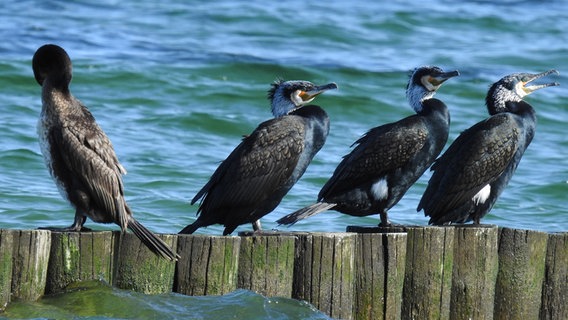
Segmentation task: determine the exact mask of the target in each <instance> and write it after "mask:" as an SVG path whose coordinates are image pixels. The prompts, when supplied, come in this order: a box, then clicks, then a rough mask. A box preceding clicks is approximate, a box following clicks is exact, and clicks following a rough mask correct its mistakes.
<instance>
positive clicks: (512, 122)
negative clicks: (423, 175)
mask: <svg viewBox="0 0 568 320" xmlns="http://www.w3.org/2000/svg"><path fill="white" fill-rule="evenodd" d="M551 73H557V71H556V70H550V71H546V72H543V73H538V74H529V73H516V74H511V75H508V76H506V77H504V78H502V79H501V80H499V81H498V82H496V83H494V84H493V85H492V86H491V88H490V89H489V91H488V92H487V97H486V104H487V109H488V111H489V114H490V117H489V118H487V119H486V120H484V121H481V122H479V123H477V124H475V125H474V126H473V127H471V128H469V129H467V130H465V131H464V132H462V133H461V134H460V135H459V136H458V138H457V139H456V140H455V141H454V142H453V143H452V144H451V146H450V147H449V148H448V150H446V152H444V154H443V155H442V156H441V157H440V158H439V159H438V160H436V162H435V163H434V165H432V169H431V170H433V171H434V173H433V174H432V177H431V178H430V181H429V182H428V187H427V188H426V191H425V192H424V195H423V196H422V199H421V200H420V204H419V205H418V211H420V210H421V209H424V214H425V215H426V216H430V221H429V223H430V224H435V225H443V224H449V223H465V222H468V221H472V220H473V222H474V223H475V224H479V221H480V219H481V218H483V216H484V215H485V214H487V212H489V210H491V208H492V207H493V205H494V204H495V201H496V200H497V198H498V197H499V195H500V194H501V192H503V189H505V187H506V186H507V183H508V182H509V180H510V179H511V177H512V176H513V173H514V172H515V169H516V168H517V165H518V164H519V161H520V160H521V157H522V156H523V153H524V152H525V150H526V148H527V147H528V145H529V144H530V143H531V140H532V138H533V136H534V132H535V125H536V115H535V111H534V109H533V108H532V107H531V105H529V104H528V103H526V102H524V101H523V98H524V97H525V96H526V95H528V94H530V93H531V92H533V91H535V90H538V89H541V88H546V87H549V86H556V85H558V83H548V84H542V85H528V84H529V83H530V82H532V81H533V80H535V79H538V78H541V77H544V76H546V75H549V74H551Z"/></svg>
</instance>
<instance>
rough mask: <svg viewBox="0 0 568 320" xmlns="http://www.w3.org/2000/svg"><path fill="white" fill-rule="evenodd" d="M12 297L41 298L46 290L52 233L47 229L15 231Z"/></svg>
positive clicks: (27, 299)
mask: <svg viewBox="0 0 568 320" xmlns="http://www.w3.org/2000/svg"><path fill="white" fill-rule="evenodd" d="M13 241H14V251H13V265H12V298H15V299H22V300H26V301H34V300H37V299H39V298H40V297H41V296H42V295H43V294H44V291H45V283H46V276H47V267H48V262H49V251H50V248H51V235H50V231H47V230H21V231H17V232H15V233H14V238H13Z"/></svg>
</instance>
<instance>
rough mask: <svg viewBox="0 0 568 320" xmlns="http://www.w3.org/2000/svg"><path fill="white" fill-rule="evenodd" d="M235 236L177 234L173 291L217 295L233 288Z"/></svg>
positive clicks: (236, 259)
mask: <svg viewBox="0 0 568 320" xmlns="http://www.w3.org/2000/svg"><path fill="white" fill-rule="evenodd" d="M240 241H241V239H240V238H239V237H220V236H207V235H179V236H178V251H177V252H178V254H179V255H180V257H181V258H180V259H179V260H178V262H177V267H176V277H175V278H176V281H175V285H174V291H175V292H178V293H182V294H187V295H192V296H201V295H221V294H226V293H229V292H231V291H233V290H235V289H237V271H238V265H239V250H240Z"/></svg>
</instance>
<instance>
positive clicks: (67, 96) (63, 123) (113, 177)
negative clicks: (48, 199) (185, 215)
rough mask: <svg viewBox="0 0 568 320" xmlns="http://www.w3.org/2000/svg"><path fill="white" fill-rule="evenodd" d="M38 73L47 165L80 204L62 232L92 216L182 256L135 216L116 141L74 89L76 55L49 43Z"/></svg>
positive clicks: (36, 62)
mask: <svg viewBox="0 0 568 320" xmlns="http://www.w3.org/2000/svg"><path fill="white" fill-rule="evenodd" d="M32 66H33V71H34V76H35V79H36V80H37V82H38V83H39V84H40V85H41V87H42V94H41V100H42V110H41V117H40V119H39V122H38V134H39V141H40V146H41V151H42V153H43V156H44V158H45V163H46V165H47V167H48V169H49V172H50V174H51V176H52V177H53V179H54V181H55V183H56V185H57V187H58V189H59V192H60V193H61V195H62V196H63V197H64V198H66V199H67V200H69V202H70V203H71V204H72V205H73V207H75V220H74V222H73V224H72V225H71V226H69V227H66V228H53V227H49V228H45V229H49V230H59V231H81V230H82V229H83V230H88V229H87V228H83V224H84V223H85V221H86V219H87V217H89V218H91V219H92V220H93V221H95V222H100V223H112V222H114V223H116V224H118V225H119V226H120V228H121V229H122V231H123V232H125V231H126V229H127V228H129V229H131V230H132V231H133V232H134V234H135V235H136V236H137V237H138V238H140V240H141V241H142V242H143V243H144V244H145V245H146V246H147V247H148V248H150V250H152V251H153V252H154V253H156V254H157V255H159V256H161V257H164V258H166V259H169V260H177V254H176V253H174V252H173V251H172V249H171V248H170V247H168V245H167V244H166V243H164V242H163V241H162V240H161V239H160V238H158V237H156V236H155V235H154V234H153V233H152V232H150V231H149V230H148V229H146V228H145V227H144V226H143V225H141V224H140V223H139V222H138V221H136V220H135V219H134V217H133V216H132V212H131V211H130V208H129V207H128V205H127V204H126V201H125V199H124V191H123V185H122V174H125V173H126V170H125V169H124V168H123V167H122V165H120V163H119V162H118V159H117V157H116V154H115V152H114V149H113V147H112V144H111V142H110V140H109V138H108V137H107V136H106V135H105V133H104V132H103V130H102V129H101V128H100V127H99V125H98V124H97V123H96V122H95V118H94V117H93V116H92V114H91V113H90V112H89V110H88V109H87V107H85V106H84V105H83V104H82V103H81V102H80V101H79V100H77V99H76V98H75V97H74V96H73V95H72V94H71V92H70V91H69V83H70V82H71V77H72V65H71V59H70V58H69V56H68V55H67V52H65V50H63V49H62V48H61V47H59V46H57V45H52V44H48V45H44V46H42V47H40V48H39V49H38V50H37V51H36V52H35V54H34V56H33V61H32Z"/></svg>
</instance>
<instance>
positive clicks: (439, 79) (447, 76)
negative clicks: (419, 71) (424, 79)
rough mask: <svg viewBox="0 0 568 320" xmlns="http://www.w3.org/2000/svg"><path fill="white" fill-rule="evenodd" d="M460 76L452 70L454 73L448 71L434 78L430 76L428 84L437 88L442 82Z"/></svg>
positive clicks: (456, 71)
mask: <svg viewBox="0 0 568 320" xmlns="http://www.w3.org/2000/svg"><path fill="white" fill-rule="evenodd" d="M459 75H460V72H459V71H458V70H454V71H450V72H442V73H440V74H438V75H436V76H431V77H430V78H429V79H428V82H430V83H431V84H432V85H433V86H435V87H437V86H439V85H441V84H442V83H444V81H446V80H448V79H450V78H453V77H457V76H459Z"/></svg>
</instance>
